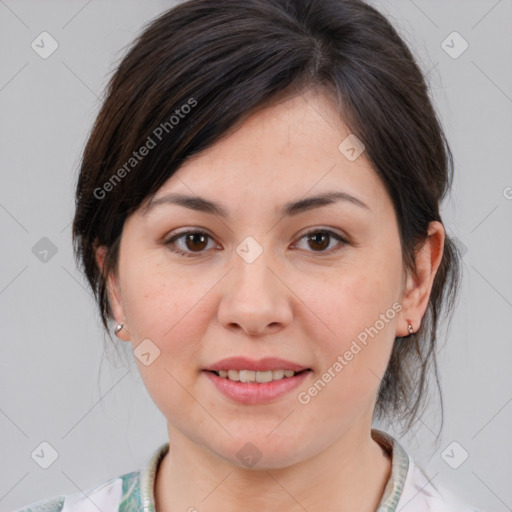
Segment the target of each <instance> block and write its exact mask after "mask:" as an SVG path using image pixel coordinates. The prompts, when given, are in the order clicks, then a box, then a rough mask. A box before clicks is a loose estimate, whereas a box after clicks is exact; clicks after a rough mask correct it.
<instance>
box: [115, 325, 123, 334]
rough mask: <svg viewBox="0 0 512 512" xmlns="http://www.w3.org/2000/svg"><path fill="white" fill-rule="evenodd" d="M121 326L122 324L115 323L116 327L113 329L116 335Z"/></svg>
mask: <svg viewBox="0 0 512 512" xmlns="http://www.w3.org/2000/svg"><path fill="white" fill-rule="evenodd" d="M122 328H123V324H117V326H116V328H115V329H114V334H115V335H117V333H118V332H119V331H120V330H121V329H122Z"/></svg>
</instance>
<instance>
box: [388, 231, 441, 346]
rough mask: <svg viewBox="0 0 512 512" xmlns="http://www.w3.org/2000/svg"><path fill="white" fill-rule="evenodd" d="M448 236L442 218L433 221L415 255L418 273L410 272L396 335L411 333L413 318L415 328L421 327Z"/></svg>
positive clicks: (415, 329)
mask: <svg viewBox="0 0 512 512" xmlns="http://www.w3.org/2000/svg"><path fill="white" fill-rule="evenodd" d="M444 240H445V231H444V227H443V225H442V224H441V223H440V222H438V221H432V222H431V223H430V224H429V227H428V237H427V239H426V240H425V243H424V244H423V246H422V247H421V249H420V250H419V251H417V252H416V255H415V261H416V275H412V274H411V273H409V275H408V276H407V284H406V289H405V293H404V296H403V298H402V310H401V311H400V321H399V322H398V324H397V331H396V336H400V337H401V336H407V335H408V334H409V333H408V331H407V327H408V324H409V322H410V323H411V324H412V326H413V329H414V332H416V331H417V330H418V329H419V328H420V325H421V320H422V318H423V315H424V314H425V311H426V310H427V307H428V302H429V298H430V292H431V291H432V286H433V284H434V278H435V276H436V273H437V270H438V268H439V265H441V261H442V258H443V252H444Z"/></svg>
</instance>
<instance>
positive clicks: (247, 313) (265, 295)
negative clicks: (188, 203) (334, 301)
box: [218, 251, 293, 336]
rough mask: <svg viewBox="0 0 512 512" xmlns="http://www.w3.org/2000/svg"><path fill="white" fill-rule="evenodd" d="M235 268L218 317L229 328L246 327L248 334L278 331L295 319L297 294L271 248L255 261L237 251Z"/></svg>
mask: <svg viewBox="0 0 512 512" xmlns="http://www.w3.org/2000/svg"><path fill="white" fill-rule="evenodd" d="M233 256H234V258H233V260H234V262H233V268H232V270H231V271H230V272H229V273H228V275H227V276H226V279H224V280H223V281H222V282H223V290H222V297H221V300H220V304H219V310H218V320H219V322H220V323H221V325H223V326H224V327H226V328H227V329H230V330H242V331H244V332H245V333H246V334H248V335H254V336H261V335H265V334H270V333H275V332H278V331H279V330H281V329H283V328H284V327H285V326H287V325H288V324H289V323H290V322H291V320H292V318H293V310H292V300H293V299H292V297H293V293H292V292H291V291H290V289H289V288H288V287H287V286H286V284H285V279H283V277H284V276H280V275H279V271H278V270H276V269H277V268H278V265H276V264H275V260H273V259H272V255H270V251H268V252H267V251H264V252H263V253H262V254H261V255H260V256H259V257H258V258H257V259H256V260H255V261H252V262H251V263H248V262H246V261H245V260H244V259H243V258H241V257H240V256H239V255H238V254H237V253H236V252H235V253H234V255H233Z"/></svg>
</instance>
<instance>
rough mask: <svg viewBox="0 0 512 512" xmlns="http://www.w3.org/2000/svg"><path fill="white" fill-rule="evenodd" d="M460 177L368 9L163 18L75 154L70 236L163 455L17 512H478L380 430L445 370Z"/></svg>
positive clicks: (310, 7)
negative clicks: (150, 408) (139, 381)
mask: <svg viewBox="0 0 512 512" xmlns="http://www.w3.org/2000/svg"><path fill="white" fill-rule="evenodd" d="M451 178H452V157H451V153H450V149H449V147H448V144H447V142H446V139H445V136H444V134H443V131H442V128H441V126H440V123H439V121H438V118H437V116H436V113H435V111H434V109H433V107H432V104H431V102H430V100H429V97H428V91H427V88H426V85H425V81H424V78H423V76H422V73H421V71H420V69H419V67H418V66H417V64H416V63H415V60H414V58H413V56H412V55H411V53H410V51H409V49H408V48H407V46H406V45H405V43H404V42H403V41H402V39H401V38H400V37H399V35H398V34H397V32H396V31H395V30H394V29H393V27H392V26H391V25H390V24H389V22H388V21H387V20H386V19H385V18H384V17H383V16H382V15H381V14H380V13H379V12H378V11H377V10H375V9H374V8H372V7H370V6H368V5H366V4H365V3H363V2H362V1H360V0H316V1H311V0H297V1H293V2H292V1H286V0H277V1H276V0H249V1H247V0H244V1H243V2H242V1H224V2H216V1H213V0H191V1H189V2H185V3H182V4H181V5H179V6H177V7H175V8H173V9H171V10H170V11H168V12H166V13H164V14H163V15H162V16H160V17H159V18H158V19H156V20H155V21H153V22H152V23H151V24H150V25H149V26H148V27H147V28H146V30H145V31H144V33H143V34H142V35H141V36H140V37H139V38H138V39H137V41H136V42H135V44H134V45H133V47H132V48H131V50H130V51H129V53H128V54H127V56H126V57H125V58H124V60H123V61H122V62H121V64H120V66H119V68H118V69H117V71H116V73H115V75H114V76H113V78H112V80H111V82H110V84H109V88H108V95H107V97H106V100H105V102H104V104H103V106H102V109H101V111H100V113H99V115H98V118H97V120H96V123H95V126H94V129H93V131H92V133H91V135H90V138H89V141H88V143H87V146H86V148H85V151H84V155H83V160H82V165H81V171H80V176H79V180H78V185H77V192H76V214H75V219H74V223H73V237H74V242H75V250H76V256H77V259H78V261H79V264H80V266H81V268H82V269H83V271H84V273H85V275H86V276H87V278H88V280H89V283H90V285H91V287H92V289H93V290H94V292H95V294H96V297H97V300H98V305H99V309H100V312H101V317H102V321H103V324H104V326H105V328H106V329H108V330H111V329H112V330H113V331H114V333H115V334H116V335H117V336H118V338H119V339H121V340H123V341H125V342H127V343H130V344H131V347H132V348H133V351H134V356H135V358H136V361H137V365H138V367H139V370H140V373H141V376H142V378H143V381H144V383H145V386H146V387H147V389H148V392H149V393H150V395H151V397H152V399H153V400H154V402H155V403H156V405H157V406H158V407H159V409H160V410H161V411H162V413H163V414H164V416H165V418H166V420H167V424H168V433H169V443H166V444H164V445H162V446H160V447H159V448H158V449H157V450H156V451H155V452H154V454H153V455H152V456H151V457H150V458H148V463H147V465H146V466H145V467H144V468H142V469H141V471H135V472H132V473H127V474H125V475H122V476H120V477H117V478H114V479H112V480H110V481H108V482H105V483H103V484H101V485H98V486H96V487H95V488H94V489H90V490H88V492H87V496H84V495H82V494H80V495H78V494H76V495H73V496H59V497H55V498H53V499H50V500H45V501H44V502H39V503H36V504H33V505H32V506H29V507H27V508H25V509H24V510H41V509H43V507H44V510H52V511H53V510H55V511H61V510H62V511H64V510H65V511H74V512H77V511H78V510H85V509H89V508H90V507H92V506H93V504H94V505H95V509H96V508H99V509H100V510H102V511H103V512H110V511H114V510H120V511H128V510H130V511H132V510H147V511H151V510H156V511H157V512H171V511H177V510H188V511H194V510H199V511H201V512H202V511H218V510H222V511H231V510H240V509H242V508H243V509H244V510H255V511H256V510H258V511H259V510H288V511H299V510H301V511H302V510H307V511H309V512H315V511H320V510H322V511H326V510H333V511H334V510H336V511H337V512H347V511H368V512H369V511H378V512H384V511H386V512H390V511H398V510H401V511H414V512H420V511H423V510H435V511H438V512H440V511H449V510H450V511H455V510H457V512H460V511H470V510H474V509H472V508H471V507H469V506H465V505H463V504H462V503H461V502H460V501H459V500H457V499H456V498H455V496H453V495H451V494H450V493H448V491H446V490H445V489H440V488H438V487H437V485H434V484H433V483H431V482H429V481H428V479H427V478H426V476H425V475H424V473H423V472H422V471H421V469H420V468H419V467H418V466H416V465H415V463H414V461H413V459H412V458H410V457H409V456H408V454H407V453H406V452H405V450H404V449H403V448H402V446H401V445H400V444H399V443H398V442H397V441H396V440H395V439H394V438H393V437H392V436H391V435H389V434H387V433H385V432H383V431H381V430H377V429H374V428H372V422H373V420H374V419H379V418H387V419H389V420H391V421H393V422H398V423H400V424H401V425H402V426H403V429H404V431H406V430H407V429H409V428H410V427H411V426H412V425H413V424H414V422H415V421H416V420H417V419H418V417H419V415H420V414H421V411H422V410H423V406H424V398H425V393H426V390H427V388H426V382H427V378H428V375H429V371H430V370H433V371H434V373H435V371H436V364H435V350H436V343H437V328H438V322H439V320H440V318H441V316H442V314H443V313H444V312H446V311H448V310H449V309H450V306H451V305H453V301H454V297H455V292H456V289H457V284H458V279H459V261H458V254H457V251H456V249H455V247H454V244H453V243H452V241H451V240H450V238H449V237H448V236H447V234H446V233H445V230H444V228H443V223H442V220H441V217H440V214H439V206H440V202H441V200H442V199H443V197H444V196H445V194H446V192H447V191H448V189H449V187H450V184H451ZM88 507H89V508H88Z"/></svg>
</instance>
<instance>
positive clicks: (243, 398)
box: [204, 371, 311, 405]
mask: <svg viewBox="0 0 512 512" xmlns="http://www.w3.org/2000/svg"><path fill="white" fill-rule="evenodd" d="M204 373H205V374H206V376H207V377H208V378H209V379H210V381H211V382H213V384H215V386H216V387H217V389H218V390H219V391H220V392H221V393H223V394H224V395H226V396H227V397H228V398H231V399H232V400H235V401H236V402H239V403H241V404H246V405H254V404H262V403H265V402H269V401H271V400H275V399H276V398H279V397H281V396H283V395H286V393H289V392H290V391H292V390H293V389H295V388H296V387H297V386H299V385H300V384H301V383H302V382H303V381H304V379H306V378H307V377H308V375H309V374H310V373H311V371H305V372H302V373H299V374H297V375H294V376H293V377H284V378H282V379H280V380H273V381H271V382H262V383H261V384H260V383H257V382H235V381H233V380H229V379H227V378H225V377H219V376H218V375H216V374H215V373H213V372H209V371H204Z"/></svg>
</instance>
